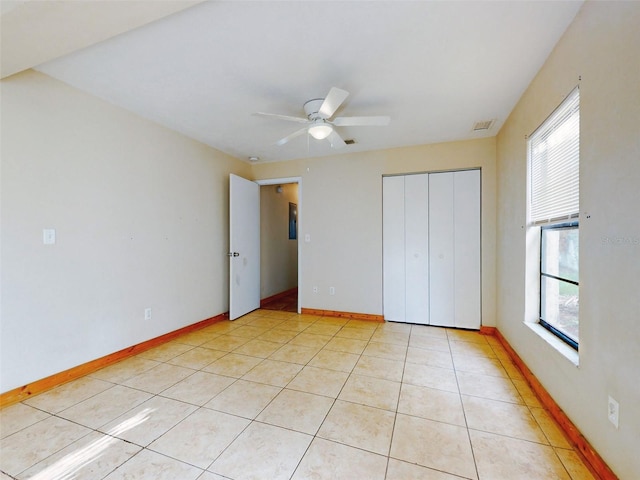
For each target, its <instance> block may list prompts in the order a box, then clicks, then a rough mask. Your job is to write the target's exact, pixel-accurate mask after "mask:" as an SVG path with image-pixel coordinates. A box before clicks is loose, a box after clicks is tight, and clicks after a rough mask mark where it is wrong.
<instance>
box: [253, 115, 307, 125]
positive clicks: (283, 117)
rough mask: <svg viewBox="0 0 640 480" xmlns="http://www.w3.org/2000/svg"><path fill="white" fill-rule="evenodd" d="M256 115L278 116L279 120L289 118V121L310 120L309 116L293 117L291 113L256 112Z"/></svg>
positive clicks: (301, 121) (303, 121) (300, 121)
mask: <svg viewBox="0 0 640 480" xmlns="http://www.w3.org/2000/svg"><path fill="white" fill-rule="evenodd" d="M254 115H258V116H260V117H271V118H277V119H279V120H287V121H288V122H298V123H309V120H308V119H307V118H302V117H291V116H289V115H280V114H278V113H264V112H256V113H254Z"/></svg>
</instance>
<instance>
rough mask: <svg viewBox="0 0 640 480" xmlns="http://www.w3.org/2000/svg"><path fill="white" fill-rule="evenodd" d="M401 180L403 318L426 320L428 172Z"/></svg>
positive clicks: (427, 301)
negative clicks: (404, 280) (403, 216)
mask: <svg viewBox="0 0 640 480" xmlns="http://www.w3.org/2000/svg"><path fill="white" fill-rule="evenodd" d="M404 182H405V183H404V198H405V201H404V212H405V222H404V225H405V272H406V287H405V291H406V300H405V303H406V321H407V322H409V323H420V324H429V209H428V204H429V175H428V174H420V175H407V176H406V177H405V181H404Z"/></svg>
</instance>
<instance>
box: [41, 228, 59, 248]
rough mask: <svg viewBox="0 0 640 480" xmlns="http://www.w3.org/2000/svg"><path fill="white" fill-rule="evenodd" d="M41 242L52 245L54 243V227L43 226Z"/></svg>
mask: <svg viewBox="0 0 640 480" xmlns="http://www.w3.org/2000/svg"><path fill="white" fill-rule="evenodd" d="M42 243H44V244H45V245H54V244H55V243H56V230H55V228H45V229H44V230H42Z"/></svg>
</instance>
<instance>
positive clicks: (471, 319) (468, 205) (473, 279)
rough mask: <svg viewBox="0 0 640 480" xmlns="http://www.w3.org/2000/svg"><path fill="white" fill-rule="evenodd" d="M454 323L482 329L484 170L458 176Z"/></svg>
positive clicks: (455, 221)
mask: <svg viewBox="0 0 640 480" xmlns="http://www.w3.org/2000/svg"><path fill="white" fill-rule="evenodd" d="M453 189H454V196H453V202H454V207H453V210H454V212H455V215H454V227H453V228H454V231H455V237H454V251H455V262H454V269H455V272H454V279H455V281H454V297H455V299H456V301H455V317H454V325H455V326H456V327H458V328H475V329H478V328H480V323H481V322H480V321H481V318H482V317H481V315H482V314H481V295H480V293H481V282H480V170H467V171H462V172H456V173H455V176H454V183H453Z"/></svg>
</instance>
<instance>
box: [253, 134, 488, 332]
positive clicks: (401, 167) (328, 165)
mask: <svg viewBox="0 0 640 480" xmlns="http://www.w3.org/2000/svg"><path fill="white" fill-rule="evenodd" d="M495 156H496V151H495V138H487V139H478V140H470V141H464V142H451V143H441V144H434V145H424V146H417V147H407V148H397V149H391V150H383V151H377V152H367V153H356V154H342V155H340V154H338V155H334V156H331V157H325V158H318V159H304V160H298V161H292V162H278V163H268V164H260V165H254V166H253V176H254V178H259V179H267V178H279V177H292V176H300V177H302V202H301V203H302V211H301V217H300V238H301V239H303V238H304V235H305V234H309V235H310V236H311V241H310V242H309V243H306V242H303V244H302V249H301V259H300V262H301V268H302V273H301V280H300V282H299V284H300V286H301V291H300V295H302V306H303V307H305V308H317V309H323V310H337V311H345V312H357V313H369V314H377V315H382V314H383V305H382V175H385V174H393V173H408V172H426V171H437V170H449V169H461V168H470V167H481V168H482V221H483V226H482V282H483V292H482V316H483V319H482V320H483V324H484V325H494V324H495V288H494V286H495V252H496V251H495V211H496V186H495V178H496V172H495ZM314 286H317V287H318V293H317V294H314V293H313V287H314ZM329 287H335V295H329Z"/></svg>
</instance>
